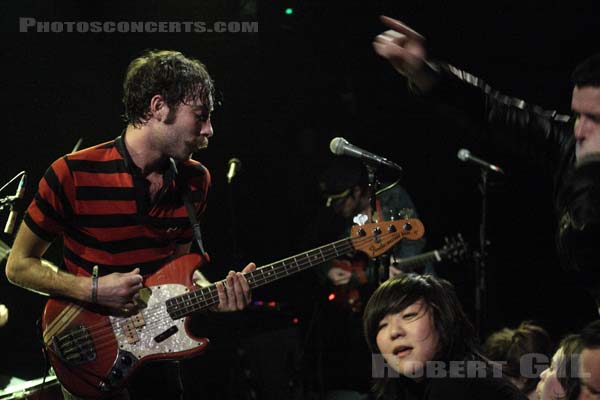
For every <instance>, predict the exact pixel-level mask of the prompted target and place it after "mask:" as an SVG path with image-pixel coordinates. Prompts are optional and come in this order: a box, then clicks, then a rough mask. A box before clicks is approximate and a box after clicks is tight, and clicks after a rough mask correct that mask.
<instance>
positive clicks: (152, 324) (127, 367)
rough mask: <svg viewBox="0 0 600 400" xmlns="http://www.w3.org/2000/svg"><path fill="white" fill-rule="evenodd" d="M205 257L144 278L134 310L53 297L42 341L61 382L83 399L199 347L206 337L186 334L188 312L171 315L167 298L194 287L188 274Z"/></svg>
mask: <svg viewBox="0 0 600 400" xmlns="http://www.w3.org/2000/svg"><path fill="white" fill-rule="evenodd" d="M202 262H203V259H202V257H200V256H199V255H196V254H189V255H186V256H183V257H180V258H177V259H175V260H173V261H172V262H170V263H168V264H166V265H165V266H163V267H162V268H161V269H160V270H159V271H157V272H156V273H155V274H153V275H151V276H149V277H147V278H146V279H145V280H144V285H145V288H144V289H142V293H143V295H142V296H143V297H145V298H144V299H143V302H144V303H145V305H144V306H143V308H141V309H140V310H137V311H136V312H135V314H132V313H125V312H124V313H123V314H122V315H110V314H108V313H106V312H105V310H102V309H100V308H93V307H91V306H90V305H84V304H77V303H73V302H71V301H67V300H63V299H58V298H51V299H50V300H49V301H48V303H47V304H46V307H45V310H44V315H43V318H42V328H43V332H44V343H45V346H46V348H47V350H48V356H49V358H50V363H51V364H52V366H53V367H54V370H55V372H56V375H57V377H58V379H59V381H60V382H61V384H62V385H63V386H64V387H65V388H66V389H67V390H68V391H69V392H70V393H72V394H74V395H77V396H80V397H86V398H94V399H96V398H104V397H109V396H110V395H111V394H114V393H115V392H116V391H119V390H121V389H122V388H123V387H124V385H125V384H126V382H127V381H128V379H129V378H130V377H131V376H132V374H133V373H134V372H135V371H136V370H137V369H138V368H139V367H140V366H142V364H144V363H146V362H148V361H152V360H165V359H180V358H186V357H191V356H194V355H196V354H198V353H200V352H202V351H203V350H204V349H205V348H206V346H207V345H208V339H206V338H194V337H192V336H191V335H190V334H189V331H188V328H187V323H188V318H189V317H183V318H177V319H174V318H172V316H171V315H170V313H169V311H168V301H169V299H172V298H175V297H177V296H180V295H182V294H185V293H187V292H190V290H192V288H193V285H192V274H193V271H194V270H195V269H196V268H198V267H199V266H200V265H201V264H202Z"/></svg>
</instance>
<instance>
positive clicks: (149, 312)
mask: <svg viewBox="0 0 600 400" xmlns="http://www.w3.org/2000/svg"><path fill="white" fill-rule="evenodd" d="M394 233H395V232H391V233H388V232H386V233H381V234H380V235H379V236H380V237H381V238H382V239H384V238H387V236H389V235H393V234H394ZM371 239H372V238H371V237H362V238H355V239H354V240H353V239H352V238H346V239H342V240H341V241H339V242H336V243H337V244H338V245H339V246H338V248H335V247H334V246H333V245H334V244H330V245H325V246H322V247H328V248H329V249H333V251H331V250H329V249H328V250H327V253H325V254H324V252H323V251H320V253H321V256H322V258H328V257H331V256H332V254H337V253H339V251H341V252H342V253H339V254H344V253H347V252H349V251H352V250H355V248H356V247H357V246H358V247H361V245H362V244H363V243H360V242H368V241H370V240H371ZM401 239H402V238H401ZM353 243H354V244H356V245H355V246H353ZM322 247H321V248H322ZM321 248H317V249H313V250H309V251H307V252H305V253H302V254H300V255H296V256H293V257H289V258H287V259H285V260H282V261H279V262H275V263H273V264H270V265H266V266H264V267H261V268H260V269H257V270H255V271H251V272H249V273H247V274H252V273H254V274H256V275H258V274H259V273H258V271H264V268H265V267H269V266H270V267H271V272H270V274H275V280H277V279H280V278H281V277H284V276H288V275H291V274H290V273H289V269H290V266H286V265H285V263H284V261H286V260H291V259H295V258H296V257H299V256H304V257H307V256H308V254H309V253H312V252H316V251H318V250H321ZM339 254H337V255H339ZM322 262H324V261H320V263H322ZM295 264H296V265H295V266H294V268H297V269H298V270H297V271H294V272H293V273H295V272H299V271H300V270H303V269H306V268H307V267H311V266H313V261H311V259H310V258H309V259H306V260H300V261H296V262H295ZM281 267H284V268H281ZM277 268H278V270H277V271H275V272H273V270H274V269H277ZM293 273H292V274H293ZM247 274H246V275H247ZM261 275H262V276H261V277H260V278H258V279H255V280H254V284H255V286H254V287H258V286H261V285H263V284H265V283H267V282H269V281H272V280H273V277H272V276H267V277H265V276H264V273H261ZM280 275H281V276H280ZM221 282H225V280H223V281H221ZM204 289H208V290H207V292H208V293H206V294H203V297H204V299H203V300H201V301H196V302H194V303H192V304H190V305H187V306H184V307H183V308H180V309H178V310H177V312H179V313H180V312H184V314H183V315H182V317H184V316H185V315H187V314H188V313H189V312H190V310H191V311H192V312H194V311H200V310H202V309H203V308H206V307H210V306H211V305H213V304H216V302H215V300H217V299H218V292H216V290H215V289H216V286H215V284H213V285H211V286H209V287H206V288H201V289H197V290H194V291H192V292H188V293H186V294H184V295H187V294H191V293H194V292H198V291H200V292H202V291H203V290H204ZM215 292H216V293H215ZM180 296H181V295H180ZM180 296H175V297H173V298H177V297H180ZM196 300H197V296H196ZM202 303H204V304H202ZM198 306H200V307H198ZM162 307H163V306H162V304H158V305H155V306H153V307H152V308H150V309H146V310H145V311H146V312H143V317H144V322H146V323H145V324H144V326H143V328H144V329H151V328H153V327H156V326H157V325H160V324H162V323H163V322H164V321H165V320H167V319H165V318H164V316H163V315H164V313H163V312H162V310H160V309H161V308H162ZM161 314H163V315H161ZM167 315H168V316H169V318H171V316H170V315H169V314H167ZM133 317H134V316H132V317H129V318H126V319H123V321H126V320H130V319H131V318H133ZM177 319H178V318H177ZM171 320H172V319H171ZM126 323H132V322H131V321H127V322H126ZM123 325H125V324H116V327H113V324H111V323H110V320H109V321H106V322H102V323H100V324H96V325H90V326H89V327H87V328H88V331H94V333H95V339H92V338H91V335H89V336H88V335H87V334H86V333H84V332H82V333H81V334H80V335H79V336H76V335H72V336H71V337H70V339H71V341H72V342H76V341H78V340H80V339H82V338H85V337H87V338H88V340H87V341H86V342H78V343H73V346H71V347H68V346H69V344H68V342H67V343H66V344H65V345H66V346H65V349H64V351H63V352H64V353H71V352H72V351H73V350H75V351H77V350H78V348H79V347H81V346H89V345H90V344H94V342H95V343H96V346H95V347H96V349H97V350H99V349H100V348H102V347H103V345H104V343H106V344H107V345H110V344H111V343H112V342H116V340H115V339H113V336H114V335H116V334H122V333H123V331H124V330H125V329H126V328H125V327H124V326H123ZM107 338H109V340H107V341H106V342H105V339H107ZM90 339H91V340H90Z"/></svg>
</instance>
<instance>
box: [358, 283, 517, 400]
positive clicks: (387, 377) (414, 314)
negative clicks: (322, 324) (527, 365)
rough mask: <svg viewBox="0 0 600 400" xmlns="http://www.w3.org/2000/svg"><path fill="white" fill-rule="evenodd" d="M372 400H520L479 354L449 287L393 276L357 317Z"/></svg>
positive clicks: (490, 364) (377, 291)
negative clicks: (369, 363)
mask: <svg viewBox="0 0 600 400" xmlns="http://www.w3.org/2000/svg"><path fill="white" fill-rule="evenodd" d="M363 322H364V330H365V337H366V339H367V343H368V345H369V348H370V349H371V352H372V354H373V357H372V376H373V380H374V385H373V391H374V392H375V395H376V396H377V398H378V399H384V400H388V399H389V400H392V399H393V400H405V399H406V400H416V399H427V400H435V399H449V398H452V399H470V400H479V399H481V400H484V399H485V400H508V399H519V400H525V399H527V397H526V396H525V395H524V394H523V393H521V391H520V390H519V389H517V387H516V386H514V385H513V384H512V383H511V382H510V381H509V380H508V379H507V378H505V377H503V374H502V368H501V366H499V365H494V364H492V363H491V362H490V361H489V360H487V359H486V358H485V357H484V356H482V355H481V353H480V351H479V349H478V347H477V345H476V342H477V340H476V336H475V331H474V329H473V326H472V325H471V323H470V322H469V320H468V319H467V317H466V315H465V313H464V311H463V309H462V306H461V305H460V302H459V300H458V297H457V296H456V292H455V291H454V287H453V286H452V284H451V283H450V282H448V281H446V280H444V279H441V278H436V277H434V276H432V275H417V274H414V273H410V274H402V275H398V276H396V277H395V278H392V279H390V280H388V281H386V282H384V283H383V284H382V285H381V286H379V288H377V290H376V291H375V293H373V295H372V296H371V298H370V299H369V302H368V303H367V306H366V308H365V312H364V315H363Z"/></svg>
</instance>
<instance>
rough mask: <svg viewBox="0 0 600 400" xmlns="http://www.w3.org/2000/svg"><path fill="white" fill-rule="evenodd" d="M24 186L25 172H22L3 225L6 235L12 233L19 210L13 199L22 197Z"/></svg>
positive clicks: (25, 182) (25, 184) (25, 180)
mask: <svg viewBox="0 0 600 400" xmlns="http://www.w3.org/2000/svg"><path fill="white" fill-rule="evenodd" d="M25 186H27V172H24V173H23V175H22V176H21V180H20V181H19V186H17V191H16V193H15V195H14V196H13V203H12V204H11V206H10V214H8V219H7V220H6V225H5V226H4V233H6V234H8V235H12V233H13V231H14V230H15V224H16V222H17V217H18V216H19V211H18V210H17V209H16V207H15V204H14V200H17V199H19V200H20V199H22V198H23V196H24V195H25ZM17 208H18V207H17Z"/></svg>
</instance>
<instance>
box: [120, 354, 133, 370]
mask: <svg viewBox="0 0 600 400" xmlns="http://www.w3.org/2000/svg"><path fill="white" fill-rule="evenodd" d="M121 362H122V363H123V365H126V366H128V367H129V366H131V358H129V357H127V356H125V355H123V356H121Z"/></svg>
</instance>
